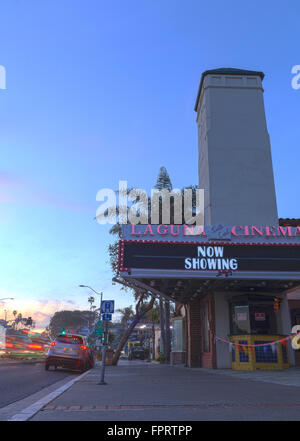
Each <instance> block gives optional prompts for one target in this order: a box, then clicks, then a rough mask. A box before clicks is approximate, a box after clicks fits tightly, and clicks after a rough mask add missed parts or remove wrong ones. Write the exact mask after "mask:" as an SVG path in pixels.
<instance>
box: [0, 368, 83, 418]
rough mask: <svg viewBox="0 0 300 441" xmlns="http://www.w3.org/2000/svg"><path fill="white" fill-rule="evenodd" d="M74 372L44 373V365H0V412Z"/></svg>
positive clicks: (52, 371) (74, 373)
mask: <svg viewBox="0 0 300 441" xmlns="http://www.w3.org/2000/svg"><path fill="white" fill-rule="evenodd" d="M70 375H71V376H72V375H73V376H74V375H78V374H77V373H76V372H72V371H67V370H66V371H64V370H57V371H54V370H50V371H48V372H47V371H45V368H44V363H39V362H37V363H33V364H26V363H19V364H11V365H7V364H4V365H1V364H0V410H1V408H3V407H4V406H7V405H8V404H11V403H14V402H15V401H18V400H22V399H23V398H26V397H27V396H29V395H32V394H34V393H36V392H38V391H40V390H41V389H43V388H45V387H47V386H50V385H51V384H53V383H56V382H58V381H60V380H63V379H64V378H66V377H68V376H70Z"/></svg>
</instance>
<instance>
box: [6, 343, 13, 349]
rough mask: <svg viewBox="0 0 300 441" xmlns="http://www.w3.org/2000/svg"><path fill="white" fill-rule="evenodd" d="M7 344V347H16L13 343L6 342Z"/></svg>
mask: <svg viewBox="0 0 300 441" xmlns="http://www.w3.org/2000/svg"><path fill="white" fill-rule="evenodd" d="M5 346H6V347H7V348H13V347H14V345H13V344H12V343H5Z"/></svg>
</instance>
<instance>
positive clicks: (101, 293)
mask: <svg viewBox="0 0 300 441" xmlns="http://www.w3.org/2000/svg"><path fill="white" fill-rule="evenodd" d="M79 288H89V289H91V290H92V291H93V292H94V293H95V294H97V295H98V296H100V309H99V317H100V318H101V306H102V298H103V292H102V291H101V292H97V291H95V290H94V288H91V287H90V286H87V285H79ZM106 349H107V322H105V333H104V345H102V366H101V378H100V383H98V384H99V385H105V384H107V383H105V381H104V373H105V357H106Z"/></svg>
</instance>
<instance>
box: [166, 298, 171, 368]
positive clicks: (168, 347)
mask: <svg viewBox="0 0 300 441" xmlns="http://www.w3.org/2000/svg"><path fill="white" fill-rule="evenodd" d="M165 329H166V331H165V332H166V351H165V361H166V363H170V354H171V332H170V302H169V300H165Z"/></svg>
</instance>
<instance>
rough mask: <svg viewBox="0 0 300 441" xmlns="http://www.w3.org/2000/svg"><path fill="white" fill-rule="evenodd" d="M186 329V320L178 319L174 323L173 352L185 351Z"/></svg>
mask: <svg viewBox="0 0 300 441" xmlns="http://www.w3.org/2000/svg"><path fill="white" fill-rule="evenodd" d="M184 333H185V327H184V320H182V319H177V320H174V321H173V322H172V351H173V352H182V351H185V344H184V342H185V335H184Z"/></svg>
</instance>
